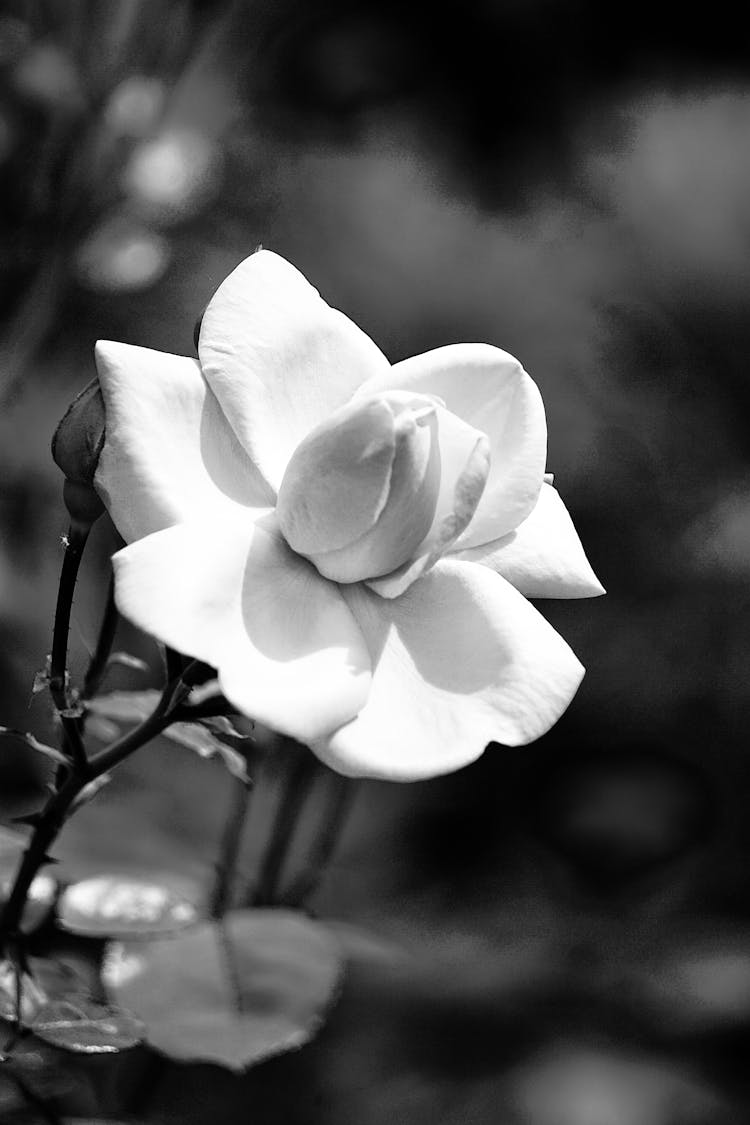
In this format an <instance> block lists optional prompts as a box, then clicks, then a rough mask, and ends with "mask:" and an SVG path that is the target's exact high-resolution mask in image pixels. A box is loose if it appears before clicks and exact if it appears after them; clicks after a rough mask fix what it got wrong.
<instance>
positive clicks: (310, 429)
mask: <svg viewBox="0 0 750 1125" xmlns="http://www.w3.org/2000/svg"><path fill="white" fill-rule="evenodd" d="M198 352H199V359H198V360H195V359H190V358H186V357H183V356H177V355H170V354H165V353H161V352H157V351H152V350H150V349H146V348H140V347H135V346H131V345H128V344H123V343H113V342H105V341H100V342H99V343H98V344H97V348H96V361H97V369H98V373H99V380H100V384H101V388H102V393H103V396H104V402H105V409H106V437H105V442H104V447H103V449H102V451H101V455H100V458H99V462H98V468H97V472H96V479H95V483H96V487H97V489H98V490H99V493H100V495H101V496H102V498H103V499H104V502H105V504H106V506H107V508H108V509H109V512H110V514H111V516H112V518H113V520H114V522H115V524H116V526H117V528H118V530H119V532H120V533H121V535H122V536H123V538H124V539H125V541H126V543H127V544H128V545H127V546H126V547H125V548H124V549H122V550H121V551H119V552H118V553H117V554H116V555H115V556H114V568H115V585H116V600H117V604H118V607H119V609H120V611H121V612H122V613H123V614H124V615H125V616H126V617H127V618H129V619H130V620H131V621H133V622H134V623H135V624H136V625H138V626H139V627H141V628H142V629H144V630H145V631H146V632H148V633H151V634H152V635H154V636H155V637H157V638H159V639H160V640H161V641H163V642H164V643H166V644H168V645H170V646H171V647H173V648H175V649H177V650H179V651H180V652H183V653H186V654H188V655H190V656H193V657H195V658H197V659H199V660H202V661H205V662H206V663H208V664H210V665H212V666H214V667H215V668H216V669H217V672H218V677H219V682H220V684H221V687H222V690H223V692H224V694H225V695H226V697H227V699H228V700H229V701H230V702H231V703H232V704H233V705H234V706H235V707H237V708H238V709H239V710H240V711H241V712H243V713H245V714H247V715H249V716H250V717H251V718H254V719H256V720H258V721H260V722H262V723H264V724H266V725H268V726H270V727H272V728H273V729H275V730H277V731H280V732H282V733H284V734H288V735H290V736H292V737H294V738H296V739H299V740H300V741H303V742H306V743H307V744H308V745H310V746H311V747H312V749H313V750H314V752H315V753H316V754H317V755H318V756H319V757H320V758H321V759H323V760H324V761H325V762H327V763H328V764H330V765H331V766H332V767H333V768H334V769H337V770H339V771H340V772H342V773H345V774H349V775H352V776H369V777H383V778H392V779H397V780H413V779H417V778H423V777H431V776H434V775H437V774H441V773H445V772H448V771H451V770H455V769H457V768H459V767H461V766H464V765H466V764H468V763H469V762H471V761H473V760H474V759H476V758H477V757H479V755H480V754H481V753H482V752H483V750H484V748H485V746H486V745H487V743H488V742H490V741H498V742H501V743H505V744H507V745H519V744H523V743H526V742H530V741H532V740H533V739H535V738H537V737H539V736H540V735H541V734H543V733H544V732H545V731H546V730H547V729H548V728H549V727H550V726H551V725H552V724H553V723H554V722H556V720H557V719H558V718H559V716H560V715H561V713H562V712H563V711H564V709H565V708H566V707H567V705H568V703H569V702H570V700H571V698H572V697H573V695H574V693H575V691H576V689H577V687H578V684H579V682H580V680H581V677H582V674H583V668H582V667H581V665H580V663H579V662H578V660H577V659H576V657H575V656H574V655H573V653H572V652H571V650H570V649H569V648H568V646H567V644H566V643H565V642H564V641H563V640H562V638H561V637H560V636H559V635H558V634H557V633H556V632H555V630H554V629H552V627H551V626H550V625H549V624H548V623H547V622H546V621H545V620H544V618H543V617H542V616H541V615H540V614H539V613H538V611H537V610H536V609H535V608H534V607H533V606H532V605H531V604H530V603H529V601H528V600H527V598H528V597H586V596H591V595H595V594H599V593H601V592H602V588H601V586H600V585H599V582H598V581H597V579H596V577H595V575H594V573H593V571H592V569H591V567H590V566H589V564H588V562H587V560H586V557H585V554H584V552H583V548H582V547H581V543H580V540H579V539H578V536H577V534H576V532H575V530H574V527H573V524H572V521H571V519H570V516H569V515H568V513H567V511H566V509H565V507H564V505H563V503H562V501H561V499H560V498H559V496H558V494H557V492H556V490H555V489H554V488H553V487H552V485H551V483H549V479H548V478H546V477H545V459H546V423H545V417H544V408H543V405H542V401H541V396H540V394H539V391H538V389H537V387H536V385H535V384H534V382H533V381H532V380H531V378H530V377H529V376H528V375H527V374H526V372H525V371H524V370H523V368H522V367H521V365H520V364H519V363H518V361H517V360H515V359H514V358H513V357H512V356H510V355H508V354H507V353H506V352H503V351H501V350H500V349H498V348H495V347H492V346H490V345H487V344H458V345H451V346H448V347H442V348H438V349H437V350H435V351H431V352H428V353H426V354H424V355H419V356H416V357H414V358H413V359H408V360H405V361H403V362H401V363H396V364H395V365H393V366H391V364H390V363H389V362H388V360H387V359H386V358H385V356H384V355H383V354H382V352H381V351H380V350H379V349H378V348H377V346H376V345H375V344H374V343H373V342H372V340H370V339H369V337H368V336H366V335H365V334H364V333H363V332H362V331H361V330H360V329H359V328H357V327H356V325H354V324H353V323H352V322H351V321H350V320H348V319H347V318H346V317H345V316H344V315H343V314H342V313H341V312H338V311H336V310H335V309H332V308H330V307H329V306H328V305H327V304H326V303H325V302H324V301H323V300H322V298H321V297H320V295H319V294H318V293H317V291H316V290H315V289H314V288H313V287H312V286H311V285H310V284H309V283H308V282H307V281H306V280H305V278H304V277H303V276H302V274H301V273H299V271H298V270H296V269H295V268H294V267H293V266H292V265H290V264H289V263H288V262H286V261H284V259H283V258H280V257H279V256H277V255H276V254H273V253H270V252H268V251H265V250H264V251H259V252H258V253H256V254H253V255H252V256H251V257H249V258H247V259H246V260H245V261H243V262H242V263H241V264H240V265H239V266H238V267H237V268H236V269H235V270H234V272H233V273H231V274H230V276H229V277H228V278H227V279H226V280H225V281H224V282H223V283H222V285H220V287H219V289H218V290H217V292H216V293H215V295H214V297H213V298H212V300H211V302H210V303H209V305H208V308H207V309H206V312H205V314H204V317H203V321H202V324H201V330H200V338H199V345H198Z"/></svg>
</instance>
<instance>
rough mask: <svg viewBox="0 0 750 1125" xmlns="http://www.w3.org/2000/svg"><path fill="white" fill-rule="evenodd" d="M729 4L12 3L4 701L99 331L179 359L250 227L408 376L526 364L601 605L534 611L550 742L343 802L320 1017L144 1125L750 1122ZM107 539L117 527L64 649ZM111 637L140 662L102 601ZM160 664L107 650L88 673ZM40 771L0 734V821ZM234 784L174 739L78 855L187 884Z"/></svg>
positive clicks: (76, 633) (735, 75)
mask: <svg viewBox="0 0 750 1125" xmlns="http://www.w3.org/2000/svg"><path fill="white" fill-rule="evenodd" d="M734 12H735V9H734V7H730V6H729V5H728V4H726V3H725V2H724V0H716V2H715V3H714V4H713V5H712V6H711V8H710V9H709V10H706V9H705V8H699V9H696V10H695V12H691V11H690V10H689V9H688V8H686V7H685V6H683V5H677V4H676V3H675V4H672V3H668V2H666V0H664V2H660V0H652V2H651V3H648V4H646V3H643V2H642V0H634V2H633V3H631V4H630V5H628V6H627V7H626V8H622V9H613V8H611V7H606V6H602V5H600V4H595V3H593V2H592V0H525V2H520V0H464V2H463V3H462V4H461V5H460V6H458V5H455V4H450V5H446V7H445V9H443V8H441V7H439V6H437V5H434V4H428V3H426V2H422V0H412V2H410V3H409V2H403V0H402V2H401V3H398V4H396V3H391V2H384V0H378V2H377V3H375V2H374V0H320V2H318V3H313V4H311V3H309V2H308V3H305V2H304V0H274V2H273V3H271V2H269V0H242V2H233V3H224V4H221V3H218V2H215V3H211V4H209V3H207V2H205V0H203V2H201V0H193V2H189V0H171V2H170V0H116V2H104V0H18V2H17V3H13V2H9V0H5V3H4V4H3V5H2V7H1V8H0V232H1V233H0V238H1V240H2V242H1V246H2V253H1V254H0V430H1V440H0V707H1V710H0V723H2V724H4V725H7V726H13V727H20V728H22V729H24V730H33V731H34V732H35V733H36V734H37V735H38V736H39V737H46V738H50V737H51V732H50V716H49V711H48V704H47V702H46V699H45V697H43V696H41V697H38V696H34V695H33V694H32V685H33V682H34V676H35V673H36V672H37V671H38V670H39V669H40V668H41V667H43V665H44V659H45V654H46V653H47V651H48V648H49V640H50V633H51V621H52V613H53V607H54V599H55V594H56V585H57V577H58V572H59V566H60V561H61V546H60V536H61V534H62V533H63V532H64V531H65V527H66V518H65V512H64V508H63V506H62V502H61V478H60V475H59V473H58V471H57V469H56V468H55V466H54V465H53V463H52V461H51V458H50V455H49V441H50V437H51V434H52V432H53V430H54V427H55V424H56V422H57V420H58V418H59V417H60V415H61V414H62V413H63V411H64V409H65V407H66V405H67V403H68V402H69V400H70V398H71V397H72V395H73V394H74V393H75V392H76V391H77V390H78V389H79V388H80V387H82V386H83V385H84V384H85V383H86V382H87V381H88V380H89V379H90V378H91V377H92V375H93V373H94V368H93V355H92V348H93V343H94V341H95V340H96V339H97V338H99V337H104V338H111V339H116V340H124V341H127V342H129V343H133V344H140V345H143V346H148V347H153V348H158V349H163V350H166V351H172V352H178V353H182V354H191V352H192V329H193V324H194V322H195V320H196V319H197V318H198V317H199V316H200V314H201V312H202V310H203V308H204V306H205V304H206V302H207V300H208V299H209V297H210V296H211V294H212V292H213V291H214V289H215V288H216V286H217V285H218V284H219V282H220V281H221V280H222V279H223V278H224V277H225V275H226V274H227V273H228V272H229V271H230V270H231V269H232V268H233V266H234V265H235V264H237V262H239V261H240V260H241V259H242V258H244V257H245V256H246V255H247V254H248V253H249V252H250V251H252V250H253V249H254V248H255V247H256V246H257V245H258V244H261V243H262V244H263V245H264V246H266V247H268V248H269V249H273V250H276V251H278V252H279V253H281V254H282V255H284V256H285V257H287V258H289V259H290V260H291V261H292V262H294V263H295V265H297V266H298V267H299V268H300V269H301V270H302V272H303V273H305V275H306V276H307V277H308V278H309V279H310V280H311V281H312V282H313V284H314V285H315V286H316V287H317V288H319V289H320V291H321V293H322V294H323V296H324V297H325V298H326V299H327V300H328V302H329V303H330V304H332V305H334V306H336V307H339V308H341V309H342V310H343V311H345V312H346V313H347V315H349V316H350V317H351V318H352V319H354V320H355V321H356V322H357V323H358V324H359V325H361V326H362V327H363V328H364V329H365V331H367V332H368V333H369V334H370V335H371V336H372V337H373V338H374V339H375V340H376V341H377V343H378V344H379V345H380V346H381V348H382V349H383V350H384V351H385V353H386V354H387V355H388V357H389V358H390V359H391V360H393V361H396V360H399V359H402V358H404V357H406V356H409V355H413V354H415V353H418V352H420V351H424V350H427V349H430V348H434V347H437V346H440V345H442V344H446V343H451V342H456V341H465V340H482V341H488V342H490V343H493V344H497V345H499V346H500V347H502V348H505V349H506V350H508V351H510V352H512V353H513V354H515V355H517V356H518V357H519V358H520V360H521V361H522V362H523V364H524V366H525V367H526V368H527V370H528V371H529V372H530V373H531V374H532V375H533V377H534V378H535V379H536V381H537V382H538V384H539V386H540V388H541V390H542V394H543V397H544V401H545V404H546V408H547V413H548V420H549V431H550V443H549V463H548V467H549V468H550V470H552V471H554V473H555V478H556V484H558V485H559V487H560V491H561V493H562V495H563V497H564V498H565V500H566V503H567V504H568V507H569V509H570V511H571V512H572V514H573V516H574V519H575V522H576V526H577V528H578V530H579V532H580V534H581V538H582V539H583V542H584V543H585V545H586V548H587V551H588V554H589V557H590V559H591V561H592V563H593V565H594V567H595V569H596V571H597V573H598V574H599V576H600V577H601V579H602V581H603V582H604V584H605V586H606V587H607V589H608V596H607V597H606V598H604V599H599V600H595V601H591V602H578V603H568V604H566V603H548V604H545V603H541V604H540V605H539V608H540V609H541V610H542V612H543V613H544V614H545V615H546V616H547V617H548V618H549V619H550V620H551V621H552V623H553V624H554V625H555V626H556V627H557V628H558V629H559V630H560V632H561V633H562V634H563V635H564V636H565V637H566V639H567V640H568V641H569V643H570V644H571V645H572V647H573V649H574V650H575V651H576V652H577V653H578V655H579V656H580V658H581V659H582V661H583V662H584V664H585V665H586V667H587V669H588V672H587V676H586V678H585V680H584V683H583V686H582V688H581V689H580V691H579V693H578V696H577V698H576V699H575V701H574V703H573V704H572V706H571V707H570V709H569V711H568V712H567V714H566V715H565V716H564V717H563V719H562V720H561V721H560V723H559V724H558V725H557V727H556V728H555V729H554V730H553V731H552V732H551V733H550V734H549V735H548V736H546V737H545V738H544V739H542V740H541V741H540V742H539V743H537V744H535V745H533V746H530V747H526V748H523V749H521V750H507V749H505V748H501V747H492V748H490V750H489V751H488V752H487V753H486V754H485V756H484V757H483V758H482V759H481V760H480V761H479V762H477V763H476V764H475V765H473V766H471V767H469V768H467V769H465V770H463V771H461V772H460V773H458V774H455V775H452V776H450V777H447V778H444V779H438V780H435V781H431V782H429V783H424V784H416V785H410V786H396V785H385V784H378V783H361V784H359V785H358V786H357V791H356V794H355V798H354V805H353V809H352V813H351V816H350V819H349V821H348V824H347V827H346V830H345V832H344V835H343V838H342V840H341V844H340V847H339V850H338V852H337V856H336V859H335V861H334V863H333V865H332V867H331V870H330V872H329V874H328V877H327V878H326V881H325V883H324V884H323V886H322V887H321V889H320V892H319V894H318V895H317V897H316V899H315V907H316V911H317V912H318V913H319V914H320V915H321V916H322V917H326V918H336V919H339V920H341V921H342V923H345V924H346V926H347V927H348V928H347V930H346V933H347V934H349V938H348V939H347V940H348V941H349V942H350V944H351V947H352V950H353V952H352V957H353V966H352V970H351V973H350V977H349V982H348V983H347V985H346V987H345V990H344V994H343V997H342V999H341V1002H340V1004H339V1006H338V1007H337V1009H336V1011H335V1012H334V1015H333V1017H332V1019H331V1022H330V1023H329V1025H328V1026H327V1027H326V1029H325V1030H324V1031H323V1033H322V1035H321V1036H320V1038H319V1039H318V1040H317V1041H316V1043H315V1044H314V1045H313V1046H311V1047H309V1048H307V1049H305V1050H304V1051H302V1052H300V1053H299V1054H298V1055H296V1056H293V1057H288V1058H285V1059H280V1060H277V1061H274V1062H271V1063H267V1064H264V1065H263V1066H262V1067H260V1068H258V1069H257V1070H255V1071H253V1072H251V1074H249V1075H248V1076H247V1077H246V1078H244V1079H236V1078H230V1077H226V1076H223V1075H222V1074H220V1073H219V1072H218V1071H216V1070H213V1069H211V1068H193V1069H188V1068H184V1067H182V1068H180V1067H176V1066H174V1067H172V1068H171V1069H168V1070H167V1072H166V1073H165V1074H163V1075H162V1076H161V1078H160V1084H159V1088H158V1089H157V1090H156V1091H155V1092H154V1094H153V1099H152V1103H151V1107H150V1109H149V1113H150V1112H153V1113H154V1114H156V1115H157V1118H158V1115H159V1114H161V1115H162V1116H163V1117H165V1119H170V1120H172V1119H174V1120H180V1121H193V1120H195V1121H202V1120H212V1121H215V1122H219V1121H221V1122H223V1121H226V1122H233V1121H241V1120H246V1119H247V1120H250V1114H251V1110H250V1106H252V1107H253V1108H252V1119H253V1121H258V1122H276V1121H278V1122H280V1123H281V1122H283V1123H285V1125H296V1123H298V1122H299V1123H300V1125H303V1123H304V1125H311V1123H317V1122H326V1123H331V1125H339V1123H341V1125H344V1123H350V1122H355V1121H356V1122H357V1123H358V1125H380V1123H381V1122H386V1121H388V1122H394V1123H401V1122H403V1123H404V1125H422V1123H423V1122H425V1123H427V1122H433V1121H435V1120H439V1121H441V1122H447V1123H449V1125H450V1123H456V1125H458V1123H461V1125H475V1123H476V1125H480V1123H481V1125H483V1123H485V1122H487V1123H489V1122H500V1123H503V1125H505V1123H508V1125H716V1123H724V1122H732V1123H734V1122H739V1121H741V1120H747V1119H750V1116H748V1115H747V1107H748V1106H750V1086H749V1085H748V1080H747V1068H746V1058H747V1049H748V1047H750V917H749V915H750V885H749V883H748V860H749V859H750V833H749V832H748V817H747V813H746V810H747V807H748V800H749V799H750V792H749V788H750V785H749V783H750V769H749V768H748V757H747V753H746V742H747V736H746V731H747V729H748V721H749V720H750V644H749V641H748V635H749V633H750V385H749V384H748V378H747V354H748V349H749V345H750V253H749V251H750V57H749V56H748V52H747V47H746V39H745V38H744V37H743V34H742V32H741V26H740V24H739V23H738V22H737V21H738V20H739V16H738V15H736V14H734ZM114 545H115V538H114V533H113V531H112V529H111V528H109V527H107V526H105V524H104V521H100V524H99V525H97V528H96V531H95V533H94V536H93V541H92V544H91V548H90V550H89V553H88V557H87V559H86V563H85V567H84V580H83V581H82V583H81V588H80V593H79V595H78V598H77V601H76V606H75V611H74V626H73V631H72V633H71V661H72V667H73V670H74V672H75V671H76V670H79V669H80V668H81V667H82V666H83V665H84V664H85V661H86V654H87V649H88V650H90V648H91V646H92V645H93V643H94V640H95V636H96V628H97V620H98V617H99V615H100V613H101V609H102V606H103V602H104V597H105V592H106V585H107V566H108V563H107V560H108V557H109V554H110V553H111V552H112V550H113V549H114ZM118 647H120V648H125V649H127V650H128V651H129V652H132V653H135V654H136V655H137V656H139V657H141V658H143V659H145V660H146V661H147V662H149V665H150V667H151V668H152V669H154V670H155V669H156V668H157V660H156V656H155V653H154V650H153V648H152V647H151V646H150V644H149V642H148V641H146V640H145V639H143V638H139V637H138V636H136V635H135V634H134V633H133V631H131V630H129V629H128V628H127V627H123V628H122V629H121V632H120V635H119V636H118ZM153 682H154V677H153V676H151V677H150V676H149V673H148V672H138V671H133V670H127V669H125V670H123V669H118V670H117V671H115V672H113V674H112V676H111V678H110V680H109V682H108V686H109V687H124V686H128V687H139V688H140V687H144V686H149V685H150V684H152V683H153ZM280 771H281V767H279V768H278V771H277V772H278V773H279V775H280ZM42 781H43V777H42V775H41V773H40V772H39V766H38V763H36V762H29V761H28V759H27V757H26V756H25V755H24V754H23V753H22V752H21V748H20V747H19V748H18V752H17V753H16V752H14V751H13V748H12V747H11V748H5V747H4V749H3V754H2V759H1V760H0V808H2V809H3V810H4V814H5V816H6V817H7V816H10V815H12V814H13V813H16V812H18V811H19V810H24V809H28V808H30V807H33V806H34V805H35V803H38V800H39V797H40V793H41V788H40V787H41V784H42ZM279 784H280V776H276V775H275V774H273V773H272V776H271V777H270V779H269V781H268V796H267V799H265V798H264V799H263V800H261V801H260V802H258V808H257V811H256V813H255V820H254V822H253V825H252V826H251V830H250V839H249V842H248V845H247V855H246V863H247V867H248V870H252V867H253V863H254V859H255V857H257V855H258V854H259V851H260V849H261V847H262V840H263V833H264V831H265V828H266V827H267V823H268V820H269V818H270V815H271V812H272V809H273V801H274V800H275V799H276V796H277V789H275V788H274V786H276V787H277V788H278V785H279ZM225 789H226V777H225V775H224V773H223V772H222V770H221V768H220V766H218V765H216V763H212V762H209V763H206V762H201V761H200V760H199V759H197V758H196V757H194V756H192V755H190V754H189V752H188V751H186V750H184V749H181V748H179V747H175V746H174V745H169V744H164V745H161V744H159V745H158V746H157V747H155V748H154V749H153V750H148V751H145V752H142V754H141V755H140V757H139V758H137V759H136V760H134V761H133V762H132V763H129V764H128V765H127V766H126V767H125V768H124V770H123V771H122V774H121V775H120V776H118V777H117V779H116V780H115V781H114V782H113V783H112V785H111V786H110V787H109V788H108V789H107V790H106V791H105V792H104V793H103V794H102V795H101V797H100V798H99V801H98V802H96V803H94V804H93V805H91V806H90V807H89V808H88V809H87V810H86V811H85V813H83V814H82V815H81V816H80V817H79V818H77V819H76V821H75V822H74V823H73V824H72V825H71V826H70V830H69V832H68V834H67V835H66V837H65V838H64V840H63V841H62V843H61V845H60V854H61V856H62V857H63V859H64V861H65V864H66V865H68V868H69V869H70V870H73V871H75V872H76V873H80V872H84V873H88V872H93V871H94V870H100V869H101V868H102V865H103V864H104V865H108V866H109V867H110V868H112V867H115V868H116V867H118V866H126V865H128V864H130V865H131V866H132V864H133V863H134V862H137V863H140V865H141V867H142V868H144V867H145V868H151V869H153V868H154V867H155V866H156V867H163V868H164V869H167V868H173V869H176V870H177V871H180V872H182V873H183V874H185V875H186V876H190V877H191V878H195V879H197V880H202V881H203V882H205V879H206V878H207V873H208V872H210V868H211V864H212V861H213V851H212V849H213V848H214V846H215V841H216V838H217V836H218V833H219V831H220V826H221V823H222V819H223V817H224V815H225V802H226V797H225ZM196 793H200V794H201V799H200V801H197V800H196ZM134 823H135V826H134ZM134 848H135V852H134ZM368 935H370V936H368ZM394 949H395V950H397V951H398V953H397V954H393V950H394ZM404 958H405V959H406V960H404ZM144 1112H145V1111H144ZM158 1119H161V1118H158Z"/></svg>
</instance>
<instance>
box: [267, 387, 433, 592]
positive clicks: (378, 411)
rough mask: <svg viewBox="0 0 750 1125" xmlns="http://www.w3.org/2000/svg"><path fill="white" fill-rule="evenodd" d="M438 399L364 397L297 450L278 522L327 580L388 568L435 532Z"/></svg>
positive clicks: (398, 394)
mask: <svg viewBox="0 0 750 1125" xmlns="http://www.w3.org/2000/svg"><path fill="white" fill-rule="evenodd" d="M435 405H436V404H435V402H434V401H433V400H432V399H431V398H430V397H429V396H427V395H415V394H410V393H409V392H405V391H389V392H386V393H384V394H380V395H377V396H374V397H372V398H368V399H360V400H357V401H355V402H352V403H349V404H347V405H346V406H344V407H341V408H340V409H339V410H337V411H336V412H335V413H334V414H332V415H331V416H330V417H329V418H328V419H326V421H325V422H323V423H321V425H319V426H317V427H316V428H315V429H314V430H313V431H312V432H311V433H310V434H308V435H307V437H306V438H305V439H304V441H302V442H301V444H300V445H299V446H298V447H297V449H296V450H295V452H294V454H293V456H292V458H291V460H290V462H289V465H288V466H287V469H286V472H285V474H284V479H283V480H282V482H281V488H280V490H279V497H278V504H277V509H276V511H277V516H278V519H279V526H280V527H281V530H282V533H283V534H284V537H285V538H286V540H287V542H288V544H289V546H290V547H291V548H292V550H294V551H296V552H297V553H298V554H300V555H304V556H305V557H306V558H308V559H310V561H311V562H313V563H314V564H315V566H316V567H317V568H318V570H319V571H320V573H321V574H322V575H324V577H326V578H330V579H332V580H333V581H334V582H360V581H363V580H365V579H368V578H374V577H377V576H379V575H383V574H389V573H390V572H391V571H392V570H395V569H396V568H397V567H399V566H400V565H401V564H402V563H404V562H405V561H406V560H407V559H409V558H410V557H411V555H412V553H413V551H414V549H415V548H416V546H417V545H418V544H419V543H420V542H421V541H422V540H423V538H424V537H425V535H426V534H427V531H428V530H429V528H430V525H431V523H432V519H433V516H434V514H435V506H436V503H437V497H438V492H439V487H440V452H439V446H438V442H437V437H436V424H435Z"/></svg>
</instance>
